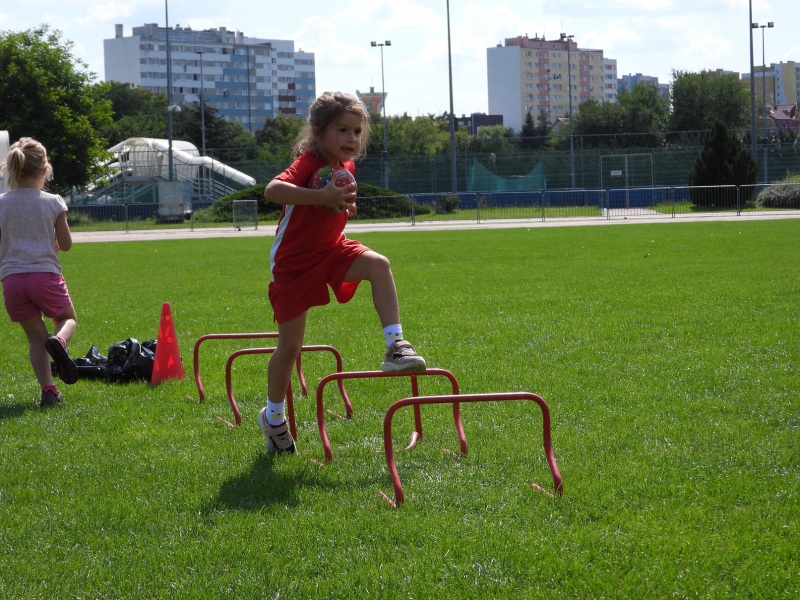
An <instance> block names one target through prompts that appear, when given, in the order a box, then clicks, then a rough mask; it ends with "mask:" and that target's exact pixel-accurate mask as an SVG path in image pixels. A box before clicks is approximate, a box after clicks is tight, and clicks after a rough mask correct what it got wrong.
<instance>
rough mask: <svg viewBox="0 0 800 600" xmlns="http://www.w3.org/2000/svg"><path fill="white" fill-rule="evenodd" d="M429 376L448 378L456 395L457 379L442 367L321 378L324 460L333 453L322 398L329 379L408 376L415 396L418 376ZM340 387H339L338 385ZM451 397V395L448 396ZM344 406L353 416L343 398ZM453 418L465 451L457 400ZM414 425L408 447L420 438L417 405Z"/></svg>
mask: <svg viewBox="0 0 800 600" xmlns="http://www.w3.org/2000/svg"><path fill="white" fill-rule="evenodd" d="M426 376H427V377H430V376H439V377H446V378H447V379H449V380H450V383H451V385H452V389H453V394H454V395H456V396H457V395H458V393H459V389H458V381H457V380H456V378H455V375H453V374H452V373H451V372H450V371H446V370H444V369H427V370H425V371H419V372H415V373H413V372H412V373H409V372H406V373H402V372H385V371H353V372H343V373H332V374H330V375H327V376H326V377H323V378H322V381H320V382H319V385H318V386H317V425H318V426H319V436H320V438H321V440H322V447H323V448H324V450H325V462H330V461H332V460H333V453H332V452H331V444H330V441H329V440H328V432H327V430H326V428H325V406H324V400H323V392H324V391H325V386H326V385H328V383H330V382H331V381H337V382H338V383H339V385H340V386H341V385H342V381H343V380H344V379H371V378H378V377H409V378H410V379H411V394H412V395H413V396H415V397H417V396H419V385H418V383H417V378H418V377H426ZM340 389H341V387H340ZM448 397H451V396H448ZM345 408H346V411H347V417H348V418H350V417H352V416H353V407H352V406H351V405H350V402H349V400H345ZM453 420H454V421H455V425H456V430H457V431H458V437H459V440H460V441H461V451H462V452H464V453H466V451H467V440H466V438H465V437H464V429H463V428H462V427H461V414H460V411H459V407H458V402H457V401H454V402H453ZM414 425H415V431H414V433H413V434H412V436H411V442H410V443H409V445H408V448H413V447H414V445H415V444H416V443H417V441H418V440H420V439H422V418H421V416H420V411H419V406H415V407H414Z"/></svg>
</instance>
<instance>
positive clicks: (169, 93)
mask: <svg viewBox="0 0 800 600" xmlns="http://www.w3.org/2000/svg"><path fill="white" fill-rule="evenodd" d="M164 20H165V21H166V26H165V28H164V35H165V36H166V40H167V146H168V151H169V156H168V157H167V161H168V169H169V177H168V179H169V180H170V181H172V171H173V168H172V111H173V110H174V109H175V108H176V107H175V106H174V105H173V104H172V51H171V50H170V47H169V2H168V0H164ZM178 110H180V109H178Z"/></svg>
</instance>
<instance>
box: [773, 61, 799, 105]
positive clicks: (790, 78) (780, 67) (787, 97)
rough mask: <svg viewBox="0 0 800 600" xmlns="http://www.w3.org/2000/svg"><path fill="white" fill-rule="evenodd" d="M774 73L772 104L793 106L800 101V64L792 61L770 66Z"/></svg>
mask: <svg viewBox="0 0 800 600" xmlns="http://www.w3.org/2000/svg"><path fill="white" fill-rule="evenodd" d="M770 66H771V67H772V69H773V71H774V73H775V100H774V104H794V105H795V106H797V103H798V101H800V63H796V62H795V61H793V60H790V61H786V62H781V63H778V64H772V65H770Z"/></svg>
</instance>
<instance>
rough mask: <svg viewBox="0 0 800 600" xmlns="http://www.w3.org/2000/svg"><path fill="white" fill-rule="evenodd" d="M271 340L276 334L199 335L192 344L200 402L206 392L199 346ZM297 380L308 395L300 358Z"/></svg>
mask: <svg viewBox="0 0 800 600" xmlns="http://www.w3.org/2000/svg"><path fill="white" fill-rule="evenodd" d="M264 338H271V339H277V338H278V333H277V332H274V331H273V332H266V333H264V332H262V333H209V334H206V335H201V336H200V337H199V338H197V341H196V342H195V343H194V382H195V384H197V393H198V395H199V397H200V402H201V403H202V402H205V400H206V392H205V390H204V389H203V381H202V379H200V344H202V343H203V342H205V341H206V340H257V339H264ZM297 378H298V379H299V380H300V387H301V388H302V390H303V395H307V394H308V386H307V385H306V380H305V378H304V377H303V367H302V363H301V362H300V356H299V355H298V356H297Z"/></svg>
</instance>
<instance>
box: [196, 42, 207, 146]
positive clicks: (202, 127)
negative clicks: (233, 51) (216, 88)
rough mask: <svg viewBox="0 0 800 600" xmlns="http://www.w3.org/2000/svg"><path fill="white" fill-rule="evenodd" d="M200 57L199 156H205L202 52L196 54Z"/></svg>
mask: <svg viewBox="0 0 800 600" xmlns="http://www.w3.org/2000/svg"><path fill="white" fill-rule="evenodd" d="M196 54H199V55H200V142H201V144H202V146H203V151H202V153H201V154H200V156H205V155H206V108H205V93H204V90H203V51H202V50H201V51H199V52H196Z"/></svg>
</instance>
